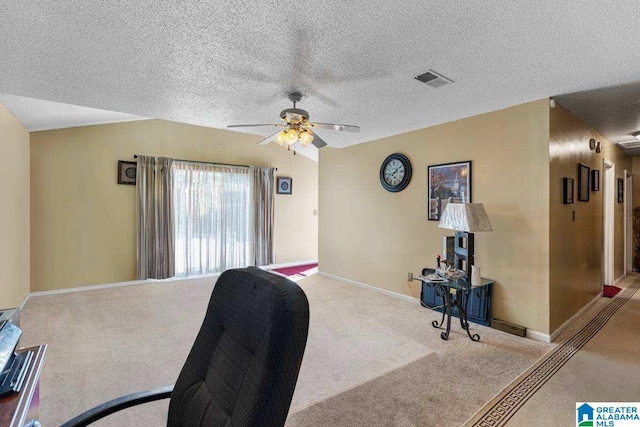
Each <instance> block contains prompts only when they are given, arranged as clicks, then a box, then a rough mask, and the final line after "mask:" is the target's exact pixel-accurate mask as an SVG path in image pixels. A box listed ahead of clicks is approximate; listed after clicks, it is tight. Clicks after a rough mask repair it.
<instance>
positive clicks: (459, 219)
mask: <svg viewBox="0 0 640 427" xmlns="http://www.w3.org/2000/svg"><path fill="white" fill-rule="evenodd" d="M438 227H440V228H447V229H449V230H455V232H456V235H455V244H454V247H455V250H454V264H453V266H454V268H457V269H459V270H463V271H465V272H466V273H467V279H469V278H470V274H469V273H470V266H473V264H474V260H473V257H474V254H473V249H474V245H473V233H474V232H477V231H493V228H491V223H490V222H489V217H488V216H487V212H486V211H485V210H484V206H482V203H448V204H447V207H446V208H445V209H444V212H442V215H441V216H440V223H439V224H438Z"/></svg>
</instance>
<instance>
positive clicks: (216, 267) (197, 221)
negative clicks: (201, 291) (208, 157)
mask: <svg viewBox="0 0 640 427" xmlns="http://www.w3.org/2000/svg"><path fill="white" fill-rule="evenodd" d="M250 185H251V177H250V174H249V168H248V167H243V166H223V165H212V164H205V163H192V162H179V161H175V162H174V163H173V187H174V188H173V194H174V200H175V203H174V206H175V255H176V256H175V264H176V275H178V276H188V275H194V274H206V273H215V272H219V271H224V270H226V269H229V268H237V267H246V266H247V265H249V264H250V263H251V262H252V244H251V243H252V240H253V235H252V232H251V230H252V227H251V223H252V217H251V200H250Z"/></svg>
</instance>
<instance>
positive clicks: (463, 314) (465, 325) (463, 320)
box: [458, 292, 480, 341]
mask: <svg viewBox="0 0 640 427" xmlns="http://www.w3.org/2000/svg"><path fill="white" fill-rule="evenodd" d="M469 294H470V293H469V292H462V296H461V297H462V304H460V305H459V306H458V314H459V315H460V325H462V329H464V330H465V331H467V335H469V338H471V341H480V335H478V334H473V335H471V332H469V321H468V320H467V303H468V302H469Z"/></svg>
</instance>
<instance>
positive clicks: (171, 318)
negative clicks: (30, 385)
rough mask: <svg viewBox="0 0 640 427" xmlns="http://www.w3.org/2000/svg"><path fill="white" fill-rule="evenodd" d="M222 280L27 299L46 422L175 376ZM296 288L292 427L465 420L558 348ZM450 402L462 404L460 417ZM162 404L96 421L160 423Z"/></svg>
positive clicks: (27, 337)
mask: <svg viewBox="0 0 640 427" xmlns="http://www.w3.org/2000/svg"><path fill="white" fill-rule="evenodd" d="M214 281H215V278H209V279H202V278H201V279H192V280H182V281H166V282H157V283H150V284H144V285H135V286H127V287H120V288H110V289H102V290H93V291H86V292H77V293H69V294H61V295H52V296H42V297H34V298H31V299H30V300H29V301H28V303H27V305H26V307H25V309H24V311H23V313H22V318H21V322H22V323H21V326H22V328H23V330H24V335H23V339H22V342H21V345H22V346H29V345H35V344H39V343H47V344H49V349H48V352H47V357H46V360H45V366H44V370H43V372H42V377H41V421H42V423H43V425H47V426H55V425H59V424H60V423H61V422H63V421H66V420H68V419H69V418H71V417H73V416H74V415H77V414H78V413H80V412H82V411H84V410H86V409H88V408H90V407H92V406H94V405H96V404H99V403H101V402H104V401H106V400H109V399H112V398H115V397H118V396H120V395H122V394H126V393H130V392H134V391H139V390H145V389H148V388H154V387H160V386H164V385H169V384H172V383H173V382H174V381H175V378H176V377H177V375H178V373H179V371H180V369H181V368H182V364H183V363H184V360H185V358H186V355H187V354H188V352H189V350H190V348H191V345H192V343H193V340H194V339H195V335H196V333H197V331H198V329H199V327H200V324H201V322H202V318H203V316H204V312H205V309H206V305H207V302H208V299H209V296H210V293H211V290H212V287H213V284H214ZM298 284H299V285H300V286H301V287H302V288H303V289H304V291H305V292H306V293H307V296H308V298H309V303H310V309H311V324H310V330H309V339H308V344H307V350H306V352H305V358H304V360H303V364H302V368H301V372H300V378H299V380H298V385H297V387H296V392H295V394H294V397H293V402H292V407H291V413H290V416H289V420H288V422H287V425H290V426H311V425H313V426H320V425H327V426H330V425H333V426H359V425H367V426H377V425H379V426H382V425H385V426H386V425H398V426H405V425H406V426H430V425H442V426H446V425H460V424H461V423H462V422H464V421H465V420H466V419H468V418H469V417H470V416H471V415H472V414H473V413H474V412H476V411H477V410H478V409H479V408H481V407H482V406H483V405H484V404H485V403H486V402H487V401H488V400H490V399H491V397H492V396H494V395H495V394H496V393H498V392H499V391H500V390H502V389H503V388H504V387H505V386H506V385H507V384H509V383H510V382H511V381H512V380H513V379H514V378H516V377H517V376H518V375H519V374H520V373H522V372H523V371H524V370H526V369H527V368H528V367H529V366H531V365H532V364H533V363H534V362H535V361H536V360H538V359H539V358H540V357H541V356H542V355H544V354H545V353H546V352H548V351H549V350H551V349H552V348H553V347H554V345H550V344H543V343H539V342H535V341H532V340H527V339H521V338H518V337H514V336H511V335H508V334H504V333H501V332H498V331H495V330H493V329H490V328H486V327H483V326H479V325H475V324H472V330H473V331H474V332H478V333H479V334H480V335H481V336H482V340H481V341H480V342H479V343H474V342H472V341H471V340H469V338H468V337H467V335H466V333H465V332H464V331H462V330H461V329H460V328H459V323H454V324H453V326H452V333H451V336H450V338H449V341H443V340H441V339H440V331H439V330H436V329H434V328H433V327H432V326H431V324H430V323H431V321H432V320H435V319H439V318H440V316H441V315H440V314H439V313H435V312H432V311H430V310H427V309H425V308H422V307H420V306H419V305H418V304H415V303H411V302H406V301H402V300H398V299H395V298H391V297H388V296H385V295H382V294H379V293H375V292H372V291H369V290H366V289H361V288H358V287H354V286H351V285H345V284H342V283H339V282H336V281H333V280H330V279H327V278H323V277H319V276H317V275H316V276H311V277H308V278H305V279H302V280H300V281H299V282H298ZM451 402H455V404H454V410H452V408H451V406H450V405H451ZM166 408H167V403H166V402H157V403H152V404H147V405H144V406H142V407H139V408H135V409H129V410H126V411H124V412H123V413H120V414H116V415H112V416H110V417H109V418H108V419H105V420H103V421H101V422H100V423H98V424H96V425H102V426H121V425H137V424H139V423H140V422H142V421H144V424H145V425H153V426H155V425H162V424H164V423H165V422H166Z"/></svg>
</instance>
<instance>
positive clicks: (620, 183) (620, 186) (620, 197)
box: [618, 178, 624, 203]
mask: <svg viewBox="0 0 640 427" xmlns="http://www.w3.org/2000/svg"><path fill="white" fill-rule="evenodd" d="M622 202H624V179H622V178H618V203H622Z"/></svg>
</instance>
